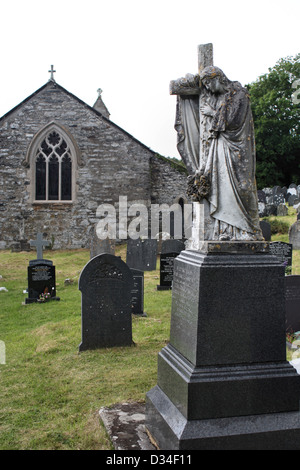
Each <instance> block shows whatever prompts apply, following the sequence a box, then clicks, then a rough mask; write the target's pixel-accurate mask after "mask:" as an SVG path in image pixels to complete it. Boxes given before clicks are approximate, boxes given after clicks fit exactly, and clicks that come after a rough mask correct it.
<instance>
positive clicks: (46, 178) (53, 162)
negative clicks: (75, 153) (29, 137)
mask: <svg viewBox="0 0 300 470" xmlns="http://www.w3.org/2000/svg"><path fill="white" fill-rule="evenodd" d="M34 161H35V200H36V201H71V200H72V184H73V183H72V155H71V150H70V147H69V145H68V144H67V142H66V140H65V139H64V138H63V136H62V135H60V133H59V132H58V131H56V130H52V131H50V132H49V133H48V134H47V135H46V137H45V138H44V139H43V140H42V142H41V144H40V145H39V147H38V149H37V151H36V154H35V160H34Z"/></svg>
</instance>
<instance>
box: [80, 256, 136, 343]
mask: <svg viewBox="0 0 300 470" xmlns="http://www.w3.org/2000/svg"><path fill="white" fill-rule="evenodd" d="M132 288H133V276H132V273H131V271H130V269H129V267H128V266H127V265H126V263H124V261H122V260H121V258H120V257H117V256H114V255H110V254H107V253H104V254H102V255H98V256H95V257H94V258H92V259H91V260H90V261H89V262H88V263H87V264H86V266H85V267H84V268H83V270H82V272H81V275H80V278H79V290H80V291H81V320H82V341H81V344H80V345H79V351H85V350H87V349H97V348H105V347H113V346H131V344H132V322H131V310H132V308H131V300H132V294H131V291H132Z"/></svg>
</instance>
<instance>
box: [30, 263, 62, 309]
mask: <svg viewBox="0 0 300 470" xmlns="http://www.w3.org/2000/svg"><path fill="white" fill-rule="evenodd" d="M27 273H28V298H27V299H25V303H26V304H30V303H33V302H40V301H46V300H59V298H58V297H56V285H55V266H53V263H52V261H50V260H46V259H42V260H32V261H29V266H28V268H27Z"/></svg>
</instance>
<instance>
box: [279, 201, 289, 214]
mask: <svg viewBox="0 0 300 470" xmlns="http://www.w3.org/2000/svg"><path fill="white" fill-rule="evenodd" d="M288 212H289V211H288V208H287V206H286V205H285V204H279V206H278V207H277V215H278V216H280V217H284V216H286V215H288Z"/></svg>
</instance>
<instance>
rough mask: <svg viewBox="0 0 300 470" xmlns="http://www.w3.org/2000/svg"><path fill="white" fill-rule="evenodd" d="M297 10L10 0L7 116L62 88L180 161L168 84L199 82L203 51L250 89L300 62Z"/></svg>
mask: <svg viewBox="0 0 300 470" xmlns="http://www.w3.org/2000/svg"><path fill="white" fill-rule="evenodd" d="M299 31H300V1H299V0H285V1H283V0H251V1H244V0H227V1H226V0H224V1H222V0H211V1H208V0H84V1H82V0H81V1H79V0H50V1H45V0H26V1H25V0H9V1H8V2H2V5H1V17H0V39H1V40H0V44H1V46H0V57H1V81H0V83H1V91H0V116H2V115H3V114H5V113H6V112H8V111H9V110H10V109H12V108H13V107H14V106H16V105H17V104H19V103H20V102H21V101H23V99H25V98H27V97H28V96H29V95H30V94H31V93H33V92H35V91H36V90H37V89H38V88H40V87H41V86H43V85H44V84H45V83H46V82H47V81H48V79H49V76H50V74H49V73H48V70H49V69H50V65H51V64H53V65H54V68H55V70H56V73H55V75H54V76H55V79H56V81H57V83H58V84H60V85H61V86H63V87H64V88H66V89H67V90H68V91H70V92H71V93H73V94H75V95H76V96H78V98H80V99H82V100H83V101H85V102H86V103H87V104H89V105H90V106H93V104H94V102H95V101H96V99H97V89H98V88H102V90H103V94H102V98H103V101H104V103H105V104H106V106H107V108H108V110H109V112H110V113H111V116H110V118H111V120H112V121H113V122H115V123H116V124H118V125H119V126H120V127H122V128H123V129H124V130H126V131H127V132H129V133H130V134H132V135H133V136H134V137H135V138H137V139H138V140H140V141H141V142H143V143H144V144H145V145H147V146H148V147H150V148H151V149H152V150H154V151H156V152H159V153H160V154H162V155H165V156H171V157H179V155H178V152H177V149H176V132H175V130H174V119H175V105H176V97H175V96H170V95H169V82H170V81H171V80H173V79H176V78H179V77H181V76H184V75H185V74H186V73H197V46H198V45H199V44H205V43H209V42H212V43H213V46H214V64H215V65H217V66H218V67H220V68H221V69H222V70H223V71H224V72H225V74H226V75H227V76H228V78H229V79H231V80H238V81H240V82H241V83H242V84H243V85H245V84H247V83H250V82H253V81H255V80H256V79H257V78H258V77H259V76H260V75H263V74H265V73H267V72H268V68H269V67H273V66H274V65H275V63H276V62H277V61H278V60H279V59H280V58H281V57H287V56H295V55H296V54H297V53H298V52H300V34H299Z"/></svg>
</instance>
